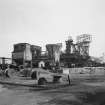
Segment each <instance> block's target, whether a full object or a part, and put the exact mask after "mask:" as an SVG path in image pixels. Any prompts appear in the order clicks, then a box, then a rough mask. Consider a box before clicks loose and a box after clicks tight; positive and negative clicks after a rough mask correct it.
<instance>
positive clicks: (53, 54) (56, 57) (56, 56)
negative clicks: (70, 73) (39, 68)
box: [46, 44, 62, 65]
mask: <svg viewBox="0 0 105 105" xmlns="http://www.w3.org/2000/svg"><path fill="white" fill-rule="evenodd" d="M61 47H62V44H47V45H46V50H47V51H48V58H49V59H52V63H53V65H54V64H56V63H59V62H60V54H61Z"/></svg>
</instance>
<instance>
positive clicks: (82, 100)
mask: <svg viewBox="0 0 105 105" xmlns="http://www.w3.org/2000/svg"><path fill="white" fill-rule="evenodd" d="M82 75H83V74H82ZM0 105H105V75H100V76H89V77H85V76H78V78H72V80H71V85H70V86H67V87H63V88H57V89H47V90H46V89H44V90H40V89H36V88H31V87H23V86H9V85H0Z"/></svg>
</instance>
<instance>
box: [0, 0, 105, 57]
mask: <svg viewBox="0 0 105 105" xmlns="http://www.w3.org/2000/svg"><path fill="white" fill-rule="evenodd" d="M81 34H91V35H92V36H93V40H92V43H91V45H90V55H91V56H101V55H102V53H103V52H105V47H104V45H105V38H104V36H105V0H0V56H5V57H11V52H12V51H13V44H16V43H20V42H27V43H30V44H35V45H39V46H42V47H43V50H45V47H44V46H45V45H46V44H48V43H61V42H62V43H63V45H65V40H66V39H67V38H68V36H69V35H71V36H72V38H73V39H74V40H75V39H76V36H77V35H81Z"/></svg>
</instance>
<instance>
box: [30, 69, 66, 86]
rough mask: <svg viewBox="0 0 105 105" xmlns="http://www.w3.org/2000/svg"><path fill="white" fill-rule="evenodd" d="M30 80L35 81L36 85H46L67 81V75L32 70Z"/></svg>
mask: <svg viewBox="0 0 105 105" xmlns="http://www.w3.org/2000/svg"><path fill="white" fill-rule="evenodd" d="M31 78H32V79H34V80H36V81H37V83H38V85H45V84H47V83H59V82H64V81H67V80H68V75H66V74H62V73H53V72H50V70H44V69H42V68H35V69H32V72H31Z"/></svg>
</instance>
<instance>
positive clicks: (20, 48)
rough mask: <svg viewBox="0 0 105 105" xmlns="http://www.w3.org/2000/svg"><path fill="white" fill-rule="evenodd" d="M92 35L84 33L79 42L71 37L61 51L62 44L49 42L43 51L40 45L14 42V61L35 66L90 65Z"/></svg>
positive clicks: (79, 37) (78, 39) (78, 38)
mask: <svg viewBox="0 0 105 105" xmlns="http://www.w3.org/2000/svg"><path fill="white" fill-rule="evenodd" d="M90 42H91V36H90V35H87V34H83V35H80V36H78V37H77V42H76V43H73V39H72V38H71V37H69V39H68V40H67V41H65V44H66V49H65V52H64V53H63V52H62V51H61V48H62V44H61V43H58V44H47V45H46V51H44V52H43V51H42V48H41V47H40V46H36V45H31V44H28V43H18V44H14V50H13V52H12V61H13V63H16V64H17V65H23V64H30V65H31V66H33V67H38V66H47V67H49V66H66V67H73V66H78V67H79V66H80V67H81V66H88V63H87V62H88V61H89V44H90Z"/></svg>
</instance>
